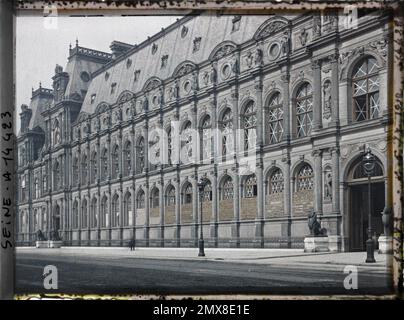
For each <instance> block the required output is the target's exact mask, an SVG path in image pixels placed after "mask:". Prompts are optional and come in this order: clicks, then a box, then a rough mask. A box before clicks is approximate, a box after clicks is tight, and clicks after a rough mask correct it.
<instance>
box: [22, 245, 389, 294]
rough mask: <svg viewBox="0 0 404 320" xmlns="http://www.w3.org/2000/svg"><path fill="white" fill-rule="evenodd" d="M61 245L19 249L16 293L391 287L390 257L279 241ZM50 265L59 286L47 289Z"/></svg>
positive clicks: (372, 290)
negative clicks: (352, 271)
mask: <svg viewBox="0 0 404 320" xmlns="http://www.w3.org/2000/svg"><path fill="white" fill-rule="evenodd" d="M197 253H198V251H197V249H193V248H181V249H178V248H163V249H160V248H136V250H135V251H133V252H131V251H129V250H128V249H127V248H82V247H80V248H72V247H70V248H61V249H36V248H18V249H17V261H16V263H17V268H16V293H17V294H22V293H55V292H61V293H62V292H63V293H142V294H170V293H171V294H172V293H178V294H209V293H210V294H226V293H233V294H234V293H240V294H246V293H252V294H343V295H350V294H388V293H390V286H389V283H390V282H389V280H390V277H389V276H388V274H389V271H388V270H389V269H388V264H389V257H386V255H379V254H377V253H376V254H375V257H376V259H377V263H376V264H365V263H364V260H365V255H366V253H364V252H360V253H322V254H320V253H316V254H308V253H303V251H302V250H292V249H290V250H279V249H210V248H208V249H206V250H205V253H206V257H204V258H200V257H197ZM46 265H54V266H56V267H57V269H58V280H59V282H58V290H45V289H44V287H43V279H42V273H43V269H44V267H45V266H46ZM347 265H354V266H356V267H357V268H358V290H346V289H345V288H344V285H343V281H344V279H345V277H347V274H346V273H344V268H345V267H346V266H347Z"/></svg>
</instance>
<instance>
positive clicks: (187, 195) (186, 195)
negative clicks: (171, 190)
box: [182, 182, 192, 204]
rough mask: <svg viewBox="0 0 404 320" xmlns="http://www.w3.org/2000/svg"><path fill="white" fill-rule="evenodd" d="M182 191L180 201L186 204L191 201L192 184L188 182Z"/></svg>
mask: <svg viewBox="0 0 404 320" xmlns="http://www.w3.org/2000/svg"><path fill="white" fill-rule="evenodd" d="M183 190H184V192H183V195H182V203H183V204H187V203H192V184H191V183H190V182H188V183H187V184H186V185H185V186H184V188H183Z"/></svg>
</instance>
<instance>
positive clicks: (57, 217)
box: [53, 204, 60, 236]
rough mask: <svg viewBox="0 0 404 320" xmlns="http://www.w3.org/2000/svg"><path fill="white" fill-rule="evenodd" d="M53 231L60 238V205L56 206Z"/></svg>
mask: <svg viewBox="0 0 404 320" xmlns="http://www.w3.org/2000/svg"><path fill="white" fill-rule="evenodd" d="M53 230H54V231H55V233H56V234H58V235H59V236H60V233H59V231H60V206H59V205H58V204H56V206H55V212H54V214H53Z"/></svg>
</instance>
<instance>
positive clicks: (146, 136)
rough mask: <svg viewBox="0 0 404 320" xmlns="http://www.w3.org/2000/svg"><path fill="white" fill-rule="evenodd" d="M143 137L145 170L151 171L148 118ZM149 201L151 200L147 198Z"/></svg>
mask: <svg viewBox="0 0 404 320" xmlns="http://www.w3.org/2000/svg"><path fill="white" fill-rule="evenodd" d="M143 138H144V168H143V172H146V173H147V172H149V170H150V166H149V122H148V120H146V123H145V125H144V126H143ZM147 201H149V200H147Z"/></svg>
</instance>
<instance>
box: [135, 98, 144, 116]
mask: <svg viewBox="0 0 404 320" xmlns="http://www.w3.org/2000/svg"><path fill="white" fill-rule="evenodd" d="M142 112H143V102H142V100H140V101H139V103H138V104H137V106H136V114H141V113H142Z"/></svg>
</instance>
